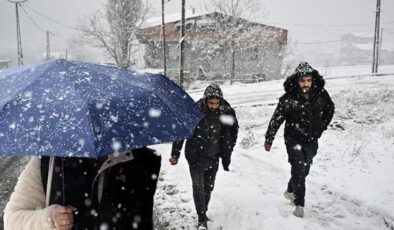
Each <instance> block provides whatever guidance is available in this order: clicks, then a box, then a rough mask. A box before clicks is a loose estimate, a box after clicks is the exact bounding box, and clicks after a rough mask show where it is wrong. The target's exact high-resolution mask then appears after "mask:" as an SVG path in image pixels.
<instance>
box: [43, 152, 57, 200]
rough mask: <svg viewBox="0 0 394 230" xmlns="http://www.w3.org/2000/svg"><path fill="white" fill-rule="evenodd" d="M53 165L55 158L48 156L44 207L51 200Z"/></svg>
mask: <svg viewBox="0 0 394 230" xmlns="http://www.w3.org/2000/svg"><path fill="white" fill-rule="evenodd" d="M54 165H55V157H54V156H50V157H49V167H48V180H47V191H46V196H45V198H46V201H45V207H48V206H49V201H50V198H51V188H52V178H53V167H54Z"/></svg>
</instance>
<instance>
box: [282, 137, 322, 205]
mask: <svg viewBox="0 0 394 230" xmlns="http://www.w3.org/2000/svg"><path fill="white" fill-rule="evenodd" d="M286 149H287V154H288V156H289V163H290V164H291V178H290V180H289V183H288V185H287V191H288V192H292V193H294V196H295V200H294V203H295V205H297V206H304V205H305V190H306V189H305V178H306V176H307V175H308V174H309V170H310V167H311V164H312V161H313V157H314V156H315V155H316V153H317V149H318V143H317V142H313V143H307V144H305V143H296V142H287V143H286Z"/></svg>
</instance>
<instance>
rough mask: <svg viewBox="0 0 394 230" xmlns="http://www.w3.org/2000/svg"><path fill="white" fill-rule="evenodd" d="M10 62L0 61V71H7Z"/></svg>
mask: <svg viewBox="0 0 394 230" xmlns="http://www.w3.org/2000/svg"><path fill="white" fill-rule="evenodd" d="M10 63H11V60H0V69H7V68H8V67H10Z"/></svg>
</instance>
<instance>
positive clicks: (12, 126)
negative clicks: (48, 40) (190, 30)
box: [0, 60, 202, 230]
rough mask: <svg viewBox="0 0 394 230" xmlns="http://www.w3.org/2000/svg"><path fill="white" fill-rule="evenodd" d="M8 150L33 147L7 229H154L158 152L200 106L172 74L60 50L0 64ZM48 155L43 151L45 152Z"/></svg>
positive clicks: (0, 151)
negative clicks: (65, 56)
mask: <svg viewBox="0 0 394 230" xmlns="http://www.w3.org/2000/svg"><path fill="white" fill-rule="evenodd" d="M0 85H2V88H1V89H0V156H24V155H30V156H34V157H33V158H32V159H31V161H30V162H29V163H28V165H27V166H26V168H25V170H24V171H23V172H22V174H21V176H20V178H19V181H18V183H17V185H16V187H15V191H14V193H13V194H12V195H11V198H10V201H9V202H8V204H7V206H6V209H5V211H4V223H5V229H7V230H11V229H94V230H95V229H144V230H145V229H146V230H150V229H153V224H152V210H153V196H154V193H155V189H156V183H157V179H158V175H159V170H160V156H159V155H158V154H156V152H155V151H154V150H152V149H149V148H147V147H145V146H149V145H154V144H159V143H163V142H172V141H177V140H183V139H185V138H188V137H190V136H191V134H192V131H193V129H194V127H195V126H196V124H197V123H198V121H199V120H200V119H201V116H202V113H201V112H200V111H199V108H198V107H197V106H196V105H195V103H194V101H193V99H191V98H190V96H188V94H187V93H186V92H185V91H184V90H182V88H180V87H179V86H177V85H176V84H175V83H173V82H171V81H170V80H169V79H168V78H167V77H165V76H162V75H153V74H140V73H136V72H132V71H128V70H122V69H118V68H116V67H113V66H103V65H97V64H91V63H84V62H74V61H66V60H54V61H49V62H44V63H40V64H37V65H32V66H23V67H19V68H16V69H7V70H4V71H2V72H1V73H0ZM38 156H40V157H38Z"/></svg>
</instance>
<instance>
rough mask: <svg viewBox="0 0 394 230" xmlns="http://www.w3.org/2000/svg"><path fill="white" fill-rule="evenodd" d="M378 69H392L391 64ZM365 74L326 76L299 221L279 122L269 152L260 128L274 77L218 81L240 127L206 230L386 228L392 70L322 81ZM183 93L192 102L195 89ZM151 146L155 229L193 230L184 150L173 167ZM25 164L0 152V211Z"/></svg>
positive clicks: (391, 195)
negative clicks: (326, 109)
mask: <svg viewBox="0 0 394 230" xmlns="http://www.w3.org/2000/svg"><path fill="white" fill-rule="evenodd" d="M360 69H363V71H361V70H360ZM364 69H365V70H364ZM381 69H382V70H383V69H385V70H386V71H385V72H391V73H393V72H394V66H387V67H382V68H381ZM367 72H369V67H357V68H355V67H353V71H352V68H351V67H343V68H337V69H332V70H331V72H329V74H328V76H327V79H328V80H327V87H326V88H327V89H328V91H329V92H330V94H331V96H332V98H333V100H334V102H335V103H336V114H335V116H334V119H333V122H332V125H331V126H330V128H329V130H328V131H327V132H326V133H325V134H323V137H322V139H321V140H320V142H319V145H320V148H319V152H318V155H317V156H316V158H315V161H314V165H313V166H312V168H311V173H310V175H309V176H308V177H307V192H306V208H305V212H306V214H305V218H304V219H299V218H296V217H294V216H293V215H292V214H291V213H292V211H293V209H294V207H292V206H291V205H290V204H289V203H288V202H287V201H286V200H285V199H284V198H283V196H282V193H283V191H284V190H285V188H286V184H287V180H288V177H289V175H290V165H289V164H288V163H287V155H286V152H285V146H284V141H283V128H281V130H280V131H279V132H278V134H277V137H276V139H275V141H274V145H273V149H272V151H271V152H270V153H267V152H265V151H264V150H263V143H264V133H265V131H266V128H267V125H268V122H269V119H270V117H271V115H272V113H273V110H274V109H275V106H276V103H277V101H278V97H279V96H280V95H281V94H282V93H283V88H282V82H283V80H280V81H270V82H262V83H258V84H236V85H233V86H229V85H225V86H223V89H224V95H225V97H226V98H227V99H228V100H229V102H230V103H231V104H232V105H233V106H234V107H235V109H236V112H237V115H238V119H239V122H240V133H239V139H238V143H237V146H236V148H235V151H234V153H233V158H232V164H231V166H230V170H231V171H230V172H224V171H223V170H222V168H220V170H219V172H218V176H217V181H216V186H215V190H214V192H213V195H212V201H211V204H210V209H209V211H208V216H209V217H210V218H212V219H213V221H210V222H208V225H209V227H210V230H212V229H215V230H216V229H223V230H260V229H274V230H275V229H284V230H288V229H292V230H297V229H394V211H393V207H394V178H393V177H392V175H393V172H394V168H393V165H394V122H393V117H394V75H392V76H384V77H347V78H339V79H338V78H330V77H335V76H342V75H347V74H348V73H352V74H363V73H367ZM323 74H324V72H323ZM190 93H191V94H192V96H193V97H194V98H195V99H198V98H199V97H201V95H202V93H203V92H202V90H192V91H190ZM154 148H156V149H157V150H158V151H159V152H160V153H162V157H163V161H162V171H161V175H160V178H159V179H160V182H159V187H158V190H157V193H156V198H155V218H156V227H157V229H158V230H170V229H174V230H178V229H191V230H192V229H195V224H196V222H197V220H196V214H195V209H194V203H193V199H192V190H191V180H190V175H189V171H188V165H187V162H186V160H185V158H184V155H182V156H181V160H180V162H179V164H178V165H177V166H171V165H170V164H169V163H168V158H169V155H170V149H171V146H170V145H168V144H164V145H159V146H154ZM26 161H27V159H26V158H18V159H16V158H1V159H0V175H1V177H0V210H3V207H4V206H3V205H4V204H5V202H6V201H7V200H8V196H9V194H10V192H11V190H12V189H13V187H14V184H15V180H16V178H17V176H18V175H19V173H20V170H21V169H22V167H23V165H24V164H25V163H26ZM1 219H2V218H1ZM1 221H2V220H0V229H2V227H3V226H2V224H1Z"/></svg>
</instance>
